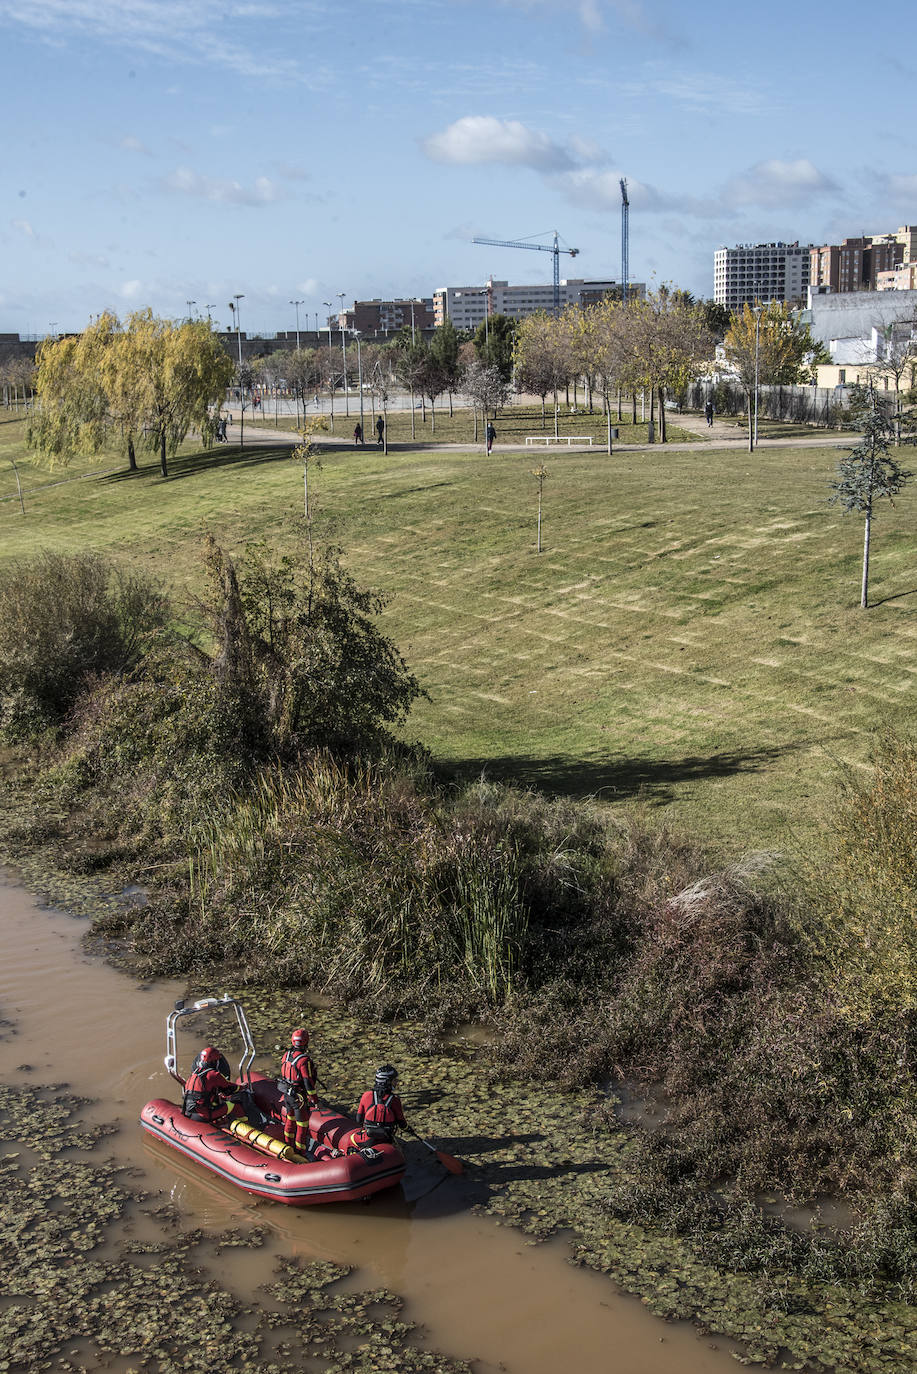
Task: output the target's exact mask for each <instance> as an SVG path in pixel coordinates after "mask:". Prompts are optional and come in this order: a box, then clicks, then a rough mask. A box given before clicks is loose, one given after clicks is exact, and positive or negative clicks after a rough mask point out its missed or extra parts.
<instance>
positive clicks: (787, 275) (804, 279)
mask: <svg viewBox="0 0 917 1374" xmlns="http://www.w3.org/2000/svg"><path fill="white" fill-rule="evenodd" d="M811 247H812V246H811V244H807V245H806V246H805V247H800V246H799V244H798V243H780V242H778V243H740V244H738V245H737V246H736V247H735V248H717V250H716V252H715V253H714V254H713V299H714V301H715V302H716V303H717V305H725V306H726V307H727V309H729V310H741V308H742V306H743V305H745V304H746V303H748V304H749V305H754V303H755V301H756V300H760V301H804V300H805V298H806V292H807V290H808V287H809V269H810V261H811V260H810V253H811Z"/></svg>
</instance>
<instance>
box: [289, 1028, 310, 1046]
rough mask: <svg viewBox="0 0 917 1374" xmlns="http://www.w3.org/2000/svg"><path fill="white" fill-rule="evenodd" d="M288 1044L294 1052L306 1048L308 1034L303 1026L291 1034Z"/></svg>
mask: <svg viewBox="0 0 917 1374" xmlns="http://www.w3.org/2000/svg"><path fill="white" fill-rule="evenodd" d="M290 1044H291V1045H292V1046H293V1048H294V1050H304V1049H307V1048H308V1045H309V1032H308V1031H307V1030H306V1028H305V1026H300V1027H299V1029H298V1030H295V1031H294V1032H293V1034H292V1035H291V1036H290Z"/></svg>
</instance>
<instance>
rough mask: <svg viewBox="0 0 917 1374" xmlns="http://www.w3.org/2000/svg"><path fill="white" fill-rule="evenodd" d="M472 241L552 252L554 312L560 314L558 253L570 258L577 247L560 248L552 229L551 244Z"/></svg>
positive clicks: (510, 240) (503, 240) (493, 245)
mask: <svg viewBox="0 0 917 1374" xmlns="http://www.w3.org/2000/svg"><path fill="white" fill-rule="evenodd" d="M472 242H474V243H487V244H490V246H491V247H492V248H530V249H531V250H532V251H533V252H535V253H553V254H554V314H555V315H559V314H560V255H561V253H569V254H570V257H571V258H575V257H576V255H577V253H578V252H579V249H578V248H561V246H560V243H559V242H558V234H557V230H556V229H555V230H554V243H553V246H550V245H548V244H547V243H527V242H526V241H525V240H524V239H473V240H472Z"/></svg>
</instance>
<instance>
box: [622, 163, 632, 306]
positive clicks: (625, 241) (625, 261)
mask: <svg viewBox="0 0 917 1374" xmlns="http://www.w3.org/2000/svg"><path fill="white" fill-rule="evenodd" d="M629 258H630V201H629V200H628V199H627V182H626V181H625V180H624V178H623V177H622V178H621V304H622V305H626V304H627V278H628V274H629V272H630V262H629Z"/></svg>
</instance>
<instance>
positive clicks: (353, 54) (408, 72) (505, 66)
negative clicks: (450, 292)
mask: <svg viewBox="0 0 917 1374" xmlns="http://www.w3.org/2000/svg"><path fill="white" fill-rule="evenodd" d="M902 23H903V24H904V29H905V30H906V28H907V25H906V21H903V20H901V18H900V13H899V19H898V20H897V21H895V20H892V19H891V18H889V20H888V22H887V24H885V25H884V26H878V25H876V24H873V23H871V22H870V21H869V16H868V14H867V13H866V12H865V11H864V10H863V7H862V5H861V4H859V3H858V4H856V5H854V4H853V3H850V0H840V2H839V3H833V4H828V3H826V2H825V0H821V2H820V3H815V4H814V5H813V4H808V5H805V4H799V3H794V4H790V3H788V0H772V2H771V3H770V4H769V5H768V6H766V7H762V8H761V9H758V10H756V11H754V12H751V11H746V9H745V8H744V7H742V6H739V5H737V4H735V3H730V4H727V3H725V2H724V0H712V2H710V0H708V2H707V3H704V0H701V3H700V4H698V5H695V6H693V7H689V6H684V5H678V4H674V3H668V0H571V2H569V3H561V0H489V2H488V3H481V2H480V0H390V3H385V2H384V0H374V2H373V3H369V0H338V3H336V4H333V3H329V2H328V0H186V3H182V2H181V0H0V33H2V35H3V38H2V46H0V89H2V92H3V95H2V101H3V107H4V114H5V121H4V122H5V128H6V138H5V140H4V158H3V162H4V168H3V180H2V188H3V189H2V204H0V332H3V331H14V332H16V331H18V332H21V333H24V334H25V333H37V334H43V333H46V332H47V331H48V330H49V329H50V327H51V326H52V325H55V326H56V327H57V328H59V329H77V328H79V327H80V326H81V325H83V324H84V323H85V322H86V320H87V319H88V317H89V316H90V314H95V313H97V312H98V311H100V310H102V309H104V308H106V307H107V308H111V309H113V310H115V311H116V312H118V313H119V314H123V313H124V312H125V311H127V310H130V309H134V308H137V307H139V306H141V305H151V306H152V307H153V309H154V310H155V311H156V312H157V313H159V314H164V315H173V316H177V315H182V314H185V313H186V311H187V306H186V302H187V301H188V300H194V301H195V302H196V303H197V305H196V307H195V308H196V309H201V310H203V308H204V307H205V306H207V305H210V306H211V307H212V311H211V313H212V315H213V317H214V319H215V320H217V321H219V322H220V324H221V325H223V326H225V325H226V324H227V323H228V322H229V317H230V312H229V310H228V309H227V302H228V301H229V299H230V297H231V296H233V295H235V294H236V293H237V292H240V293H243V294H244V297H245V299H244V301H242V303H241V311H242V314H241V319H242V327H243V329H245V330H246V331H248V332H257V331H261V330H263V331H271V332H272V331H274V330H277V329H286V328H292V327H293V326H294V323H295V321H294V310H293V307H292V306H291V305H290V304H289V302H290V300H291V299H296V298H301V299H302V300H303V302H304V303H303V305H302V306H301V307H300V320H301V323H303V324H305V322H306V319H307V318H308V320H309V322H310V323H311V322H312V321H313V320H314V315H315V312H319V313H320V314H321V315H322V317H323V318H324V315H325V314H326V313H327V312H326V311H325V309H324V306H323V304H322V302H323V301H328V300H330V301H333V302H334V303H335V306H337V303H338V295H339V293H340V292H344V293H345V296H346V300H347V301H351V300H353V299H354V298H355V297H357V298H362V297H368V296H391V295H415V294H416V295H429V294H430V293H431V292H432V291H433V290H434V289H435V288H436V287H438V286H444V285H447V284H461V283H474V282H483V281H484V280H485V279H486V278H487V276H488V275H490V274H493V275H494V276H497V277H501V278H508V279H509V280H510V281H515V282H527V281H549V280H550V275H551V258H550V256H549V255H548V254H546V253H545V254H541V253H538V254H536V253H526V252H520V251H513V250H508V249H496V248H483V247H478V246H474V245H472V244H471V242H470V240H471V238H472V237H473V236H474V235H475V234H477V235H484V236H488V237H495V238H528V237H531V236H536V235H538V234H542V233H543V234H545V235H549V234H550V231H552V230H553V229H555V228H556V229H557V230H559V232H560V234H561V236H562V238H563V240H564V241H565V242H566V243H567V244H568V245H571V246H573V247H576V248H579V250H580V256H579V257H578V258H577V259H576V261H575V263H574V262H572V261H571V260H570V259H562V272H563V275H570V276H584V277H605V276H612V277H614V278H618V277H619V275H620V251H621V250H620V192H619V187H618V181H619V178H620V177H621V176H625V177H627V179H628V183H629V187H630V199H631V249H630V262H631V276H632V277H633V278H634V279H638V280H640V279H646V280H649V281H650V282H654V281H655V282H657V283H658V282H662V281H667V282H670V283H673V284H675V285H678V286H683V287H686V288H688V289H690V290H692V291H694V292H695V293H696V294H698V295H709V294H711V293H712V279H713V250H714V248H715V247H717V246H718V245H720V244H724V243H728V244H732V243H741V242H746V241H757V240H769V239H774V238H783V239H790V240H793V239H799V240H800V241H801V242H809V241H813V242H834V241H837V239H838V238H840V237H844V236H847V235H851V234H857V233H863V232H867V233H878V232H882V231H885V230H887V229H893V228H895V227H897V226H898V225H899V224H905V223H912V222H917V130H915V124H917V121H915V120H914V118H913V92H914V88H915V76H917V62H915V59H914V58H913V57H912V56H911V55H910V52H911V51H912V44H910V43H909V42H908V41H907V40H906V33H902V37H901V40H900V42H899V41H898V40H896V37H895V30H896V29H901V26H902ZM544 241H545V242H547V238H546V239H545V240H544Z"/></svg>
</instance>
